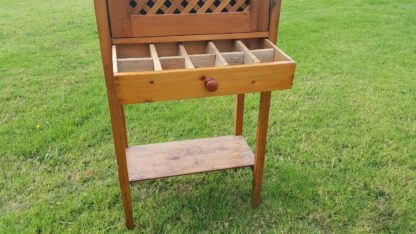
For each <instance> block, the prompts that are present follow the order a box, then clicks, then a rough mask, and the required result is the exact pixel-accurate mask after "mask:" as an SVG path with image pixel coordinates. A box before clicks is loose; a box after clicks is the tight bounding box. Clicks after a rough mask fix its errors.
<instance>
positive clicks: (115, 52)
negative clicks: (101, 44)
mask: <svg viewBox="0 0 416 234" xmlns="http://www.w3.org/2000/svg"><path fill="white" fill-rule="evenodd" d="M111 49H112V53H113V54H112V57H113V59H112V60H113V72H114V73H115V72H118V60H117V47H116V45H113V46H112V48H111Z"/></svg>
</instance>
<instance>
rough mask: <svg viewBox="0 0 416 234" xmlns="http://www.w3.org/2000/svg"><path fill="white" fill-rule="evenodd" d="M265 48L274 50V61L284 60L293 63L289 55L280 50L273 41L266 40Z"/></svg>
mask: <svg viewBox="0 0 416 234" xmlns="http://www.w3.org/2000/svg"><path fill="white" fill-rule="evenodd" d="M263 43H264V47H266V48H271V49H273V50H274V51H275V52H274V60H275V61H278V60H284V61H293V59H292V58H291V57H289V55H287V54H286V53H285V52H283V51H282V50H281V49H279V48H278V47H277V46H276V45H275V44H273V43H272V42H271V41H269V40H267V39H264V42H263Z"/></svg>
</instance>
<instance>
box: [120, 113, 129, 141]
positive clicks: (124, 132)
mask: <svg viewBox="0 0 416 234" xmlns="http://www.w3.org/2000/svg"><path fill="white" fill-rule="evenodd" d="M121 118H122V120H123V135H124V148H127V147H129V143H128V138H127V129H126V128H127V126H126V117H125V116H124V106H122V105H121Z"/></svg>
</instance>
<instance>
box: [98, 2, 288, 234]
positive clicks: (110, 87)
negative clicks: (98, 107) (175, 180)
mask: <svg viewBox="0 0 416 234" xmlns="http://www.w3.org/2000/svg"><path fill="white" fill-rule="evenodd" d="M94 3H95V13H96V19H97V25H98V34H99V39H100V46H101V54H102V59H103V64H104V73H105V81H106V86H107V95H108V102H109V106H110V114H111V124H112V131H113V137H114V145H115V155H116V159H117V165H118V175H119V182H120V188H121V198H122V202H123V206H124V212H125V222H126V226H127V227H128V228H133V226H134V222H133V211H132V203H131V202H132V201H131V196H130V187H129V186H130V183H132V182H136V181H141V180H149V179H157V178H165V177H171V176H179V175H186V174H193V173H201V172H209V171H217V170H224V169H229V168H240V167H248V168H251V169H252V170H253V187H252V200H251V203H252V205H253V206H257V205H258V204H259V201H260V190H261V184H262V177H263V167H264V159H265V148H266V136H267V126H268V117H269V109H270V98H271V91H273V90H284V89H290V88H291V87H292V83H293V78H294V73H295V65H296V64H295V62H294V61H293V60H292V59H291V58H290V57H289V56H287V55H286V54H285V53H284V52H283V51H282V50H280V49H279V48H278V47H276V40H277V32H278V23H279V14H280V5H281V1H280V0H94ZM255 92H259V93H260V104H259V114H258V126H257V136H256V148H255V152H254V153H253V152H252V151H251V150H250V147H249V146H248V144H247V142H246V140H245V139H244V137H243V110H244V95H245V93H255ZM224 95H234V96H235V97H236V103H235V119H234V121H235V123H234V134H233V135H232V136H223V137H213V138H208V139H195V140H186V141H177V142H168V143H159V144H150V145H141V146H129V145H128V141H127V135H126V126H125V125H126V124H125V118H124V109H123V108H124V105H127V104H140V103H150V102H159V101H168V100H180V99H190V98H206V97H213V96H224ZM207 202H208V201H207Z"/></svg>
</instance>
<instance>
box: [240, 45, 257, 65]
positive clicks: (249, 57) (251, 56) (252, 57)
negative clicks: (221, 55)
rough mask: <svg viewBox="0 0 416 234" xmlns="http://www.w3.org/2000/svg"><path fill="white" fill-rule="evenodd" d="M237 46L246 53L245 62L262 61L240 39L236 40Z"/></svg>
mask: <svg viewBox="0 0 416 234" xmlns="http://www.w3.org/2000/svg"><path fill="white" fill-rule="evenodd" d="M234 46H235V48H236V49H237V50H238V51H241V52H243V53H244V55H245V56H244V64H251V63H260V60H259V59H258V58H257V57H256V56H255V55H254V54H253V52H251V51H250V50H249V49H248V48H247V46H246V45H244V43H243V42H242V41H240V40H237V41H235V44H234Z"/></svg>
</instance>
